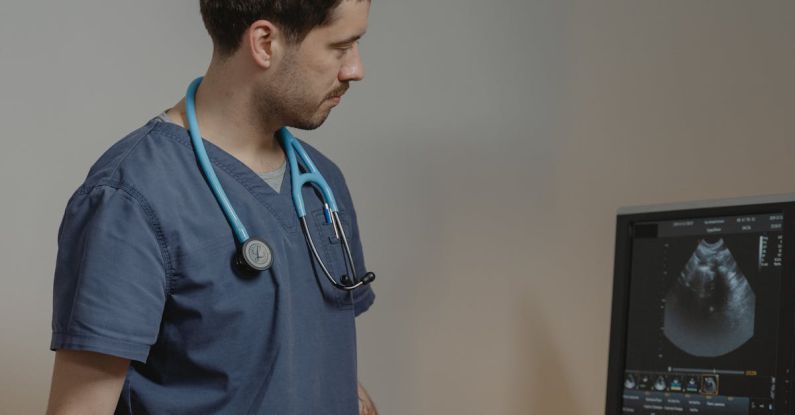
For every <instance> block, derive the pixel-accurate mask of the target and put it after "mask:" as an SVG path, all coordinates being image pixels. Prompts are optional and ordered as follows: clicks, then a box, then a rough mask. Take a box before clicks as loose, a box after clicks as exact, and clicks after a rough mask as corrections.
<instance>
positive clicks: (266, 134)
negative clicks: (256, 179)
mask: <svg viewBox="0 0 795 415" xmlns="http://www.w3.org/2000/svg"><path fill="white" fill-rule="evenodd" d="M219 72H221V71H219V70H212V69H211V70H210V71H208V73H207V75H206V76H205V77H204V80H203V81H202V83H201V85H200V86H199V89H198V91H197V92H196V119H197V121H198V122H199V128H200V130H201V133H202V136H203V137H204V138H205V139H206V140H208V141H210V142H211V143H213V144H215V145H216V146H218V147H220V148H221V149H223V150H224V151H226V152H227V153H229V154H231V155H232V156H234V157H235V158H237V159H238V160H240V161H241V162H242V163H243V164H245V165H246V166H248V167H249V168H250V169H251V170H253V171H255V172H268V171H273V170H276V169H278V168H279V167H281V166H282V164H284V152H283V151H282V148H281V146H280V145H279V143H278V141H277V139H276V137H275V132H276V130H277V129H278V127H276V126H273V125H268V122H267V121H266V120H262V119H260V115H259V114H258V113H257V111H256V103H255V102H254V98H253V97H254V94H253V91H252V90H251V87H250V86H248V85H244V84H240V83H235V81H233V80H234V79H245V78H243V77H238V76H236V74H231V73H219ZM185 114H186V113H185V99H182V100H181V101H180V102H179V103H177V105H175V106H174V107H173V108H171V109H169V110H168V111H167V112H166V115H168V116H169V118H170V119H172V120H173V121H174V122H176V123H178V124H181V125H182V126H183V127H185V128H187V125H188V122H187V116H186V115H185Z"/></svg>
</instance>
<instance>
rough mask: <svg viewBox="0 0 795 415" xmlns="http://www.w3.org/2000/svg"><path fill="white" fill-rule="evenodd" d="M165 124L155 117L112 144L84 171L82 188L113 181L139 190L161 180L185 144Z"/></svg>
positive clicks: (181, 155)
mask: <svg viewBox="0 0 795 415" xmlns="http://www.w3.org/2000/svg"><path fill="white" fill-rule="evenodd" d="M164 124H165V123H163V122H160V121H158V120H156V119H152V120H150V121H148V122H147V123H146V124H144V125H143V126H141V127H139V128H137V129H135V130H133V131H132V132H130V133H129V134H127V135H126V136H125V137H123V138H121V139H120V140H118V141H116V142H115V143H113V144H112V145H111V146H110V147H109V148H108V149H107V150H105V152H104V153H102V154H101V155H100V156H99V158H98V159H97V161H96V162H94V164H93V165H92V166H91V168H90V169H89V171H88V175H87V176H86V178H85V180H84V182H83V184H82V186H81V187H82V188H83V189H87V188H93V187H96V186H101V185H106V184H113V185H124V186H125V187H133V188H139V190H143V188H145V187H146V186H147V185H149V184H152V183H157V182H158V181H159V180H162V178H163V175H164V174H166V172H167V171H168V169H169V168H172V167H173V166H174V163H175V162H176V161H177V159H180V158H184V157H185V154H184V153H185V148H184V147H185V145H184V143H181V142H180V141H184V139H182V138H180V137H177V134H175V133H174V132H173V131H171V130H170V129H168V128H165V127H166V126H165V125H164Z"/></svg>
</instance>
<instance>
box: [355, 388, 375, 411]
mask: <svg viewBox="0 0 795 415" xmlns="http://www.w3.org/2000/svg"><path fill="white" fill-rule="evenodd" d="M357 392H358V395H359V415H378V410H377V409H375V404H374V403H373V400H372V399H370V395H368V394H367V391H366V390H364V386H362V384H361V383H360V384H359V389H358V391H357Z"/></svg>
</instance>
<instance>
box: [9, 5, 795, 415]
mask: <svg viewBox="0 0 795 415" xmlns="http://www.w3.org/2000/svg"><path fill="white" fill-rule="evenodd" d="M794 21H795V2H793V1H790V0H781V1H774V0H769V1H747V0H692V1H686V0H666V1H662V0H660V1H656V0H648V1H644V0H623V1H593V0H532V1H529V0H493V1H475V0H434V1H425V0H423V1H420V0H402V1H375V2H374V3H373V8H372V11H371V19H370V30H369V32H368V34H367V36H366V37H365V39H364V40H363V42H362V50H363V54H364V55H363V56H364V63H365V69H366V79H365V81H364V82H362V83H360V84H356V85H354V86H353V88H352V89H351V91H350V92H349V94H348V96H346V98H345V101H344V102H343V104H342V105H341V106H340V107H338V108H337V109H335V110H334V112H333V113H332V116H331V117H330V119H329V121H328V122H327V123H326V125H324V126H323V127H322V128H321V129H319V130H317V131H314V132H312V133H311V134H309V133H301V134H299V135H300V136H302V137H304V138H307V139H309V141H310V142H311V143H313V144H314V145H316V146H317V147H319V148H320V149H321V150H323V151H325V152H326V153H327V154H328V155H330V156H331V157H332V159H334V160H336V161H337V162H338V164H339V165H340V166H341V167H342V169H343V171H344V172H345V173H346V176H347V178H348V182H349V185H350V187H351V191H352V194H353V196H354V199H355V201H356V202H357V209H358V212H359V216H360V225H361V230H362V234H363V238H364V242H365V251H366V255H367V261H368V265H369V267H370V268H371V269H373V270H374V271H375V272H376V273H377V274H378V280H377V281H376V282H375V285H374V288H375V289H376V291H377V293H378V299H377V301H376V303H375V305H374V306H373V308H372V309H371V310H370V311H369V312H368V313H366V314H365V315H363V316H362V317H361V318H360V319H359V321H358V323H359V324H358V326H359V337H358V342H359V356H360V377H361V380H362V381H363V383H364V384H365V385H366V386H367V387H368V388H369V389H370V391H371V393H372V395H373V397H374V399H375V401H376V402H377V404H378V406H379V407H380V409H381V413H382V414H517V415H520V414H522V415H523V414H600V413H603V410H604V409H603V402H604V391H605V385H604V382H605V377H606V370H607V350H608V333H609V324H610V301H611V283H612V258H613V241H614V231H615V230H614V226H615V225H614V223H615V222H614V221H615V211H616V209H617V208H618V207H619V206H626V205H637V204H649V203H661V202H676V201H687V200H694V199H696V200H698V199H713V198H724V197H738V196H748V195H759V194H771V193H788V192H792V191H793V188H795V182H794V181H793V180H794V179H795V163H793V161H792V155H793V152H794V151H795V140H793V138H794V136H793V133H795V116H794V114H795V81H794V80H793V76H795V24H794V23H793V22H794ZM210 53H211V43H210V40H209V38H208V37H207V35H206V33H205V31H204V28H203V26H202V23H201V20H200V16H199V12H198V2H196V1H193V2H188V1H154V0H139V1H135V2H129V1H108V0H103V1H99V0H75V1H70V2H40V1H31V2H21V1H18V2H8V1H6V2H2V4H0V140H2V151H1V152H0V186H1V187H0V188H2V199H1V200H2V202H1V203H0V212H1V213H2V215H0V226H2V227H1V229H2V232H1V233H0V248H2V249H0V263H1V264H2V267H3V271H2V281H1V282H0V284H2V286H0V329H2V340H1V341H0V406H2V407H3V412H6V413H15V414H34V413H42V412H43V411H44V408H45V405H46V399H47V394H48V390H49V379H50V371H51V368H52V358H53V353H52V352H50V351H49V350H48V346H49V340H50V316H51V307H52V305H51V296H52V273H53V268H54V258H55V254H56V234H57V230H58V225H59V223H60V220H61V216H62V214H63V209H64V207H65V204H66V201H67V199H68V197H69V195H70V194H71V193H72V192H73V191H74V190H75V189H76V188H77V186H78V185H79V184H80V183H81V181H82V180H83V178H84V177H85V174H86V172H87V171H88V168H89V166H90V165H91V164H92V163H93V162H94V161H95V160H96V158H97V157H98V156H99V155H100V154H101V153H102V152H103V151H104V150H105V149H107V148H108V147H109V146H110V145H111V144H112V143H113V142H115V141H116V140H118V139H119V138H121V137H122V136H123V135H125V134H126V133H127V132H129V131H131V130H133V129H135V128H137V127H138V126H140V125H142V124H143V123H144V122H145V121H146V120H147V119H149V118H150V117H152V116H154V115H156V114H157V113H158V112H160V111H161V110H163V109H165V108H167V107H170V106H171V105H173V104H174V103H176V102H177V101H178V100H179V99H180V97H181V96H182V94H183V93H184V90H185V88H186V86H187V84H188V83H189V82H190V80H192V79H193V78H194V77H196V76H198V75H200V74H202V73H203V71H204V70H205V68H206V65H207V62H208V61H209V57H210ZM208 208H215V207H208Z"/></svg>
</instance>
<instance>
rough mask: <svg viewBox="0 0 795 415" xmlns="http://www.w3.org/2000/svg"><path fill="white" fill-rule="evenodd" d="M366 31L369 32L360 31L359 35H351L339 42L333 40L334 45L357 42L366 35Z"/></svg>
mask: <svg viewBox="0 0 795 415" xmlns="http://www.w3.org/2000/svg"><path fill="white" fill-rule="evenodd" d="M365 33H367V32H362V33H360V34H358V35H353V36H351V37H349V38H347V39H344V40H341V41H339V42H333V43H332V46H340V45H347V44H349V43H353V42H356V41H357V40H359V39H361V38H362V36H364V34H365Z"/></svg>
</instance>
